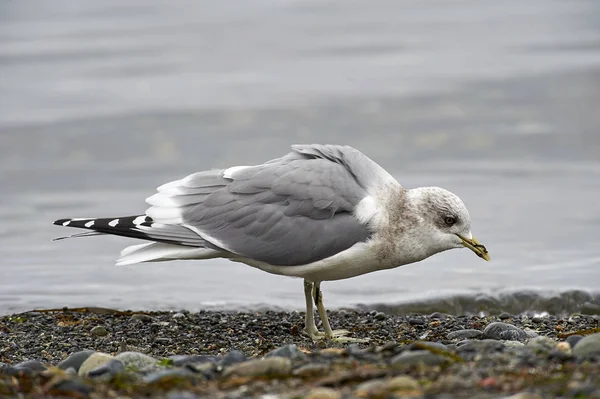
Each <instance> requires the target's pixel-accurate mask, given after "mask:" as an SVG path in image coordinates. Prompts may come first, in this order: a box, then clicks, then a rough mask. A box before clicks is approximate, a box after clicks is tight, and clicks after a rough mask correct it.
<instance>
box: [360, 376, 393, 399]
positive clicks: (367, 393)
mask: <svg viewBox="0 0 600 399" xmlns="http://www.w3.org/2000/svg"><path fill="white" fill-rule="evenodd" d="M354 396H356V397H358V398H364V399H368V398H385V397H386V396H387V395H386V392H385V380H383V379H376V380H370V381H366V382H363V383H362V384H359V385H358V386H357V387H356V389H355V390H354Z"/></svg>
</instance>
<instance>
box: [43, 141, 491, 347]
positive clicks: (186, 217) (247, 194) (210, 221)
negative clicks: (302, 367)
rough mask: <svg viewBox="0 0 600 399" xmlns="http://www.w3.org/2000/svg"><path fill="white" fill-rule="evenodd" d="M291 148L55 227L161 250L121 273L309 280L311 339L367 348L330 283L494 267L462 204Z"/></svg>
mask: <svg viewBox="0 0 600 399" xmlns="http://www.w3.org/2000/svg"><path fill="white" fill-rule="evenodd" d="M291 149H292V151H291V152H289V153H287V154H286V155H284V156H282V157H280V158H276V159H272V160H270V161H267V162H265V163H263V164H260V165H253V166H233V167H230V168H227V169H218V170H208V171H202V172H197V173H193V174H190V175H188V176H187V177H184V178H182V179H180V180H175V181H172V182H170V183H167V184H164V185H162V186H160V187H158V189H157V192H156V193H155V194H154V195H152V196H150V197H149V198H147V199H146V202H147V203H148V204H149V205H150V207H149V208H148V209H147V210H146V212H145V213H144V214H139V215H133V216H124V217H111V218H75V219H60V220H57V221H55V222H54V224H55V225H60V226H67V227H76V228H82V229H88V230H91V231H90V232H85V233H81V234H75V235H72V236H69V237H82V236H90V235H98V234H112V235H117V236H124V237H132V238H137V239H141V240H145V241H150V242H147V243H144V244H139V245H133V246H130V247H127V248H125V249H124V250H123V251H122V252H121V256H120V258H119V259H118V260H117V265H132V264H137V263H144V262H158V261H171V260H179V259H185V260H190V259H212V258H226V259H229V260H231V261H234V262H241V263H244V264H246V265H249V266H252V267H255V268H258V269H260V270H263V271H265V272H268V273H272V274H277V275H282V276H289V277H296V278H301V279H303V280H304V296H305V300H306V316H305V327H304V332H305V333H306V334H307V335H308V336H309V337H310V338H311V339H312V340H314V341H318V340H328V341H336V342H357V341H358V342H364V340H359V339H356V338H352V337H349V336H348V335H349V334H350V333H349V332H348V331H347V330H335V331H334V330H332V329H331V326H330V324H329V320H328V318H327V312H326V309H325V306H324V305H323V294H322V290H321V283H322V282H323V281H334V280H341V279H347V278H351V277H356V276H360V275H363V274H367V273H372V272H375V271H378V270H386V269H392V268H396V267H398V266H402V265H407V264H411V263H415V262H419V261H422V260H424V259H426V258H428V257H430V256H432V255H434V254H437V253H439V252H443V251H446V250H449V249H453V248H468V249H470V250H471V251H473V252H474V253H475V254H476V255H477V256H479V257H480V258H482V259H484V260H486V261H489V260H490V256H489V253H488V251H487V249H486V247H485V246H484V245H482V244H481V243H480V242H479V241H477V240H476V239H475V237H473V235H472V233H471V220H470V216H469V212H468V210H467V208H466V206H465V204H464V203H463V201H462V200H461V199H460V198H459V197H458V196H457V195H455V194H453V193H451V192H449V191H447V190H445V189H443V188H439V187H418V188H412V189H407V188H404V187H403V186H402V185H401V184H400V183H399V182H398V181H397V180H396V179H394V178H393V177H392V176H391V175H390V174H389V173H388V172H386V171H385V170H384V169H383V168H382V167H381V166H379V165H378V164H377V163H376V162H375V161H373V160H371V159H370V158H369V157H367V156H366V155H364V154H363V153H362V152H360V151H359V150H357V149H355V148H353V147H350V146H347V145H344V146H342V145H321V144H308V145H292V146H291ZM69 237H61V238H59V239H62V238H69ZM313 303H314V305H315V306H316V308H317V312H318V314H319V317H320V319H321V323H322V327H323V331H319V329H318V328H317V326H316V323H315V318H314V310H313Z"/></svg>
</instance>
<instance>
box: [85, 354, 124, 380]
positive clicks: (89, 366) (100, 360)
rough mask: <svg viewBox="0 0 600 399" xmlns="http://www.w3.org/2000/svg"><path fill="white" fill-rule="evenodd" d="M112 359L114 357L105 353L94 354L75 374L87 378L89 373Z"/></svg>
mask: <svg viewBox="0 0 600 399" xmlns="http://www.w3.org/2000/svg"><path fill="white" fill-rule="evenodd" d="M114 358H115V357H114V356H111V355H109V354H107V353H102V352H94V353H92V354H91V355H90V356H89V357H88V358H87V359H85V361H84V362H83V363H82V364H81V366H80V367H79V370H78V371H77V374H79V375H80V376H82V377H87V375H88V373H89V372H90V371H92V370H94V369H96V368H98V367H100V366H102V365H104V364H106V363H108V362H110V361H111V360H112V359H114Z"/></svg>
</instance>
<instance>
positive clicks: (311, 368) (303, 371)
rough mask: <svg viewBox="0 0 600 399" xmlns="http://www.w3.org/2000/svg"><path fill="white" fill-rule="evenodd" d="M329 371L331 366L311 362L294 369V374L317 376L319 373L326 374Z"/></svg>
mask: <svg viewBox="0 0 600 399" xmlns="http://www.w3.org/2000/svg"><path fill="white" fill-rule="evenodd" d="M329 372H330V369H329V366H327V365H325V364H318V363H317V364H315V363H309V364H307V365H305V366H302V367H299V368H297V369H296V370H294V375H295V376H298V377H315V376H318V375H326V374H327V373H329Z"/></svg>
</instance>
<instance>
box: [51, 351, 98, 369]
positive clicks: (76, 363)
mask: <svg viewBox="0 0 600 399" xmlns="http://www.w3.org/2000/svg"><path fill="white" fill-rule="evenodd" d="M92 353H95V351H92V350H86V351H79V352H75V353H72V354H71V355H69V357H67V358H66V359H65V360H63V361H62V362H60V363H58V368H59V369H62V370H66V369H68V368H73V369H75V371H79V367H81V365H82V364H83V362H85V361H86V360H87V358H88V357H90V356H91V355H92Z"/></svg>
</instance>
